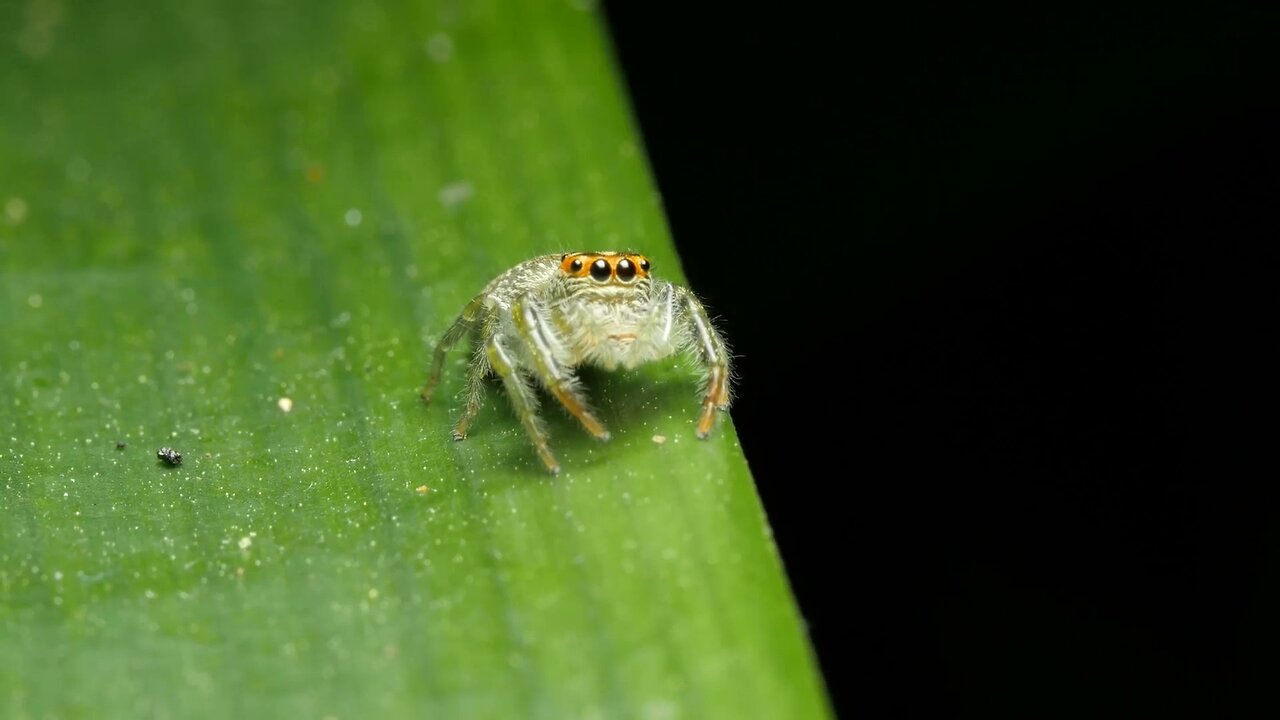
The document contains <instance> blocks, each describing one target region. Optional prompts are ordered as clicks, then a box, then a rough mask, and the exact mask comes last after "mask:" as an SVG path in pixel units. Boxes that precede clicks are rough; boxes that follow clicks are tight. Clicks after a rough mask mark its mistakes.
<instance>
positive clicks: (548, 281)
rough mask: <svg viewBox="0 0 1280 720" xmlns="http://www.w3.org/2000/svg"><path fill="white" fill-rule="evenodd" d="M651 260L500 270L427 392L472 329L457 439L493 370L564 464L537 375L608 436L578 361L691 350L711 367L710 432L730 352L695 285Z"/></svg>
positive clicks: (563, 260)
mask: <svg viewBox="0 0 1280 720" xmlns="http://www.w3.org/2000/svg"><path fill="white" fill-rule="evenodd" d="M650 267H651V266H650V264H649V260H648V258H646V257H644V256H643V255H637V254H635V253H621V252H575V253H566V254H564V255H559V254H557V255H543V256H541V257H536V258H533V259H532V260H526V261H525V262H522V263H520V264H519V265H516V266H515V267H513V268H511V269H510V270H508V271H506V272H505V273H503V274H501V275H499V276H498V277H496V278H494V280H493V281H492V282H490V283H489V284H488V285H487V286H486V287H485V289H484V290H483V291H482V292H481V293H480V294H479V295H477V296H476V297H475V298H474V299H473V300H472V301H471V302H470V303H469V304H468V305H467V307H466V308H465V309H464V310H463V311H462V315H460V316H459V317H458V319H457V320H454V322H453V324H452V325H450V326H449V329H448V330H447V331H446V332H445V334H444V336H443V337H442V338H440V342H439V344H437V345H436V349H435V355H434V358H433V361H432V364H431V375H430V376H429V377H428V379H427V385H426V387H425V388H423V390H422V398H423V399H424V400H426V401H427V402H430V401H431V393H432V391H433V390H435V387H436V385H437V384H439V382H440V373H441V370H442V369H443V367H444V360H445V354H446V353H447V352H448V351H449V348H451V347H453V346H454V345H455V344H456V343H457V342H458V341H459V340H461V339H462V337H463V336H464V335H466V334H467V333H469V332H470V333H472V334H473V337H474V338H475V340H474V353H473V356H472V360H471V367H470V371H469V372H468V374H467V391H466V395H467V407H466V410H464V411H463V413H462V417H461V418H460V419H459V420H458V424H457V425H456V426H455V427H454V429H453V439H454V440H462V439H464V438H466V436H467V429H468V428H469V427H471V422H472V421H473V420H474V419H475V417H476V414H477V413H478V412H480V400H481V398H482V397H483V395H484V379H485V378H486V377H487V376H488V375H489V373H490V372H495V373H497V374H498V376H499V377H501V378H502V383H503V385H504V387H505V388H506V391H507V395H508V396H510V398H511V404H512V406H513V407H514V408H515V411H516V415H518V416H519V418H520V423H521V424H522V425H524V429H525V432H526V433H528V435H529V439H530V440H531V441H532V442H533V446H534V449H536V450H537V452H538V457H539V458H541V459H542V462H543V463H544V464H545V465H546V466H547V469H548V470H550V471H551V472H552V473H558V472H560V464H559V463H558V462H556V457H555V455H554V454H552V452H551V447H550V445H548V443H547V430H546V428H545V427H544V425H543V423H542V419H541V418H539V417H538V413H537V406H538V400H537V397H536V396H535V394H534V390H533V387H532V385H531V381H532V380H536V381H537V382H538V383H539V384H541V385H542V386H543V387H544V388H546V390H547V392H549V393H551V395H552V396H553V397H555V399H556V400H558V401H559V402H560V404H561V405H563V406H564V407H565V409H566V410H568V411H569V413H570V414H572V415H573V416H574V417H575V418H577V419H578V421H579V422H581V423H582V426H583V427H584V428H586V430H587V432H589V433H591V434H592V435H593V436H595V437H596V438H597V439H599V440H608V439H609V431H608V430H607V429H605V426H604V424H603V423H601V422H600V420H599V418H597V417H596V416H595V414H594V413H593V412H591V409H590V408H589V407H588V406H587V399H586V395H585V394H584V392H583V388H582V383H581V382H580V381H579V380H578V378H577V376H576V375H575V374H574V368H576V367H577V366H579V365H595V366H598V367H602V368H604V369H606V370H615V369H617V368H618V367H619V366H621V367H624V368H628V369H630V368H634V367H636V366H638V365H642V364H644V363H647V362H650V361H652V360H658V359H661V358H665V357H667V356H669V355H671V354H673V353H675V352H678V351H682V350H687V351H689V352H690V353H691V354H692V355H694V356H695V357H696V358H697V359H698V361H699V363H700V364H701V366H702V368H703V369H704V370H705V373H706V378H705V380H706V391H705V394H704V397H703V400H702V413H701V415H700V416H699V418H698V425H697V434H698V437H699V438H701V439H704V440H705V439H706V438H707V436H708V435H710V433H711V429H712V427H713V426H714V425H715V420H716V411H717V410H727V409H728V408H729V377H730V372H729V353H728V351H727V350H726V349H725V343H724V339H723V338H721V337H720V334H719V333H718V332H716V329H715V327H714V326H713V325H712V323H711V319H710V318H709V317H707V311H706V309H704V308H703V307H702V303H701V302H699V301H698V299H697V298H696V297H694V295H693V293H691V292H689V291H688V290H686V289H685V288H682V287H678V286H676V285H672V284H671V283H669V282H667V281H665V280H659V279H657V278H654V277H652V276H651V275H650V274H649V271H650Z"/></svg>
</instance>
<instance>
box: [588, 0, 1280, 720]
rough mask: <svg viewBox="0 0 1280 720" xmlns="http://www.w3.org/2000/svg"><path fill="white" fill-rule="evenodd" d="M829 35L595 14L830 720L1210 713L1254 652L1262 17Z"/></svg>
mask: <svg viewBox="0 0 1280 720" xmlns="http://www.w3.org/2000/svg"><path fill="white" fill-rule="evenodd" d="M838 7H842V8H843V12H844V13H845V14H842V15H836V14H835V13H834V12H828V11H819V10H817V9H815V8H814V7H811V6H808V5H802V4H798V3H791V4H773V5H771V6H761V7H759V8H754V7H751V6H746V5H739V6H734V7H727V8H717V9H713V8H709V7H705V6H703V7H699V6H696V5H695V4H693V3H683V4H675V3H623V2H617V3H608V4H607V5H606V11H607V15H608V18H609V24H610V29H611V32H612V33H613V37H614V41H615V44H616V46H617V52H618V57H619V61H620V64H621V67H622V70H623V72H624V74H625V76H626V79H627V82H628V85H629V87H630V91H631V96H632V101H633V103H634V107H635V112H636V116H637V118H638V120H639V123H640V125H641V129H642V132H643V135H644V139H645V143H646V145H647V148H648V152H649V156H650V158H651V161H652V164H653V167H654V172H655V175H656V177H657V179H658V183H659V186H660V188H661V192H662V194H663V198H664V202H665V205H666V209H667V213H668V217H669V219H670V223H671V227H672V230H673V232H674V234H675V238H676V242H677V245H678V247H679V248H680V252H681V255H682V257H683V259H684V261H685V265H686V271H687V273H688V275H689V277H690V279H691V282H692V284H693V286H694V288H695V289H696V290H697V291H698V292H699V293H700V294H701V295H702V296H703V297H704V298H705V299H706V300H707V302H708V304H709V305H710V306H711V307H712V309H713V311H714V312H716V313H717V314H718V315H719V316H720V317H721V320H722V327H723V329H724V330H725V333H726V335H727V336H728V337H729V339H730V340H731V342H732V343H733V345H734V347H735V350H736V352H737V354H738V356H739V357H738V369H739V371H740V375H741V383H740V385H739V391H740V397H739V401H738V403H737V405H736V406H735V409H734V419H735V422H736V424H737V426H738V430H739V433H740V435H741V438H742V441H743V445H744V448H745V450H746V453H747V457H748V460H749V461H750V463H751V466H752V470H753V472H754V474H755V478H756V481H757V483H758V485H759V489H760V493H761V495H762V497H763V499H764V502H765V505H766V509H767V512H768V514H769V519H770V522H771V524H772V525H773V528H774V530H775V534H776V539H777V542H778V545H779V548H780V550H781V552H782V555H783V559H784V562H785V563H786V566H787V570H788V573H789V576H790V578H791V581H792V584H793V587H794V589H795V592H796V595H797V598H798V600H799V603H800V607H801V611H802V613H803V614H804V616H805V618H806V620H807V622H808V624H809V631H810V634H811V637H812V639H813V642H814V645H815V648H816V650H817V653H818V656H819V659H820V661H821V664H822V667H823V672H824V676H825V678H826V681H827V685H828V689H829V692H830V695H831V697H832V700H833V703H834V704H835V707H836V709H837V711H838V713H839V714H840V715H842V716H847V717H868V716H870V717H892V716H904V717H920V716H929V717H951V716H956V715H970V716H983V717H991V716H1017V717H1098V716H1121V717H1132V716H1134V715H1135V714H1142V713H1143V712H1144V711H1153V710H1159V711H1171V710H1172V711H1179V712H1180V713H1194V714H1200V713H1207V714H1206V715H1205V716H1212V717H1225V716H1229V715H1231V714H1232V712H1233V710H1232V708H1233V706H1236V709H1240V708H1243V707H1245V702H1246V701H1245V699H1244V698H1245V697H1246V695H1245V692H1246V691H1247V690H1249V689H1251V688H1252V687H1253V686H1254V685H1255V684H1257V683H1265V682H1273V681H1274V679H1275V678H1274V677H1272V675H1271V673H1270V672H1269V671H1267V670H1266V669H1265V668H1266V667H1268V666H1269V665H1270V666H1272V667H1274V666H1275V665H1276V663H1274V662H1272V663H1266V662H1265V660H1264V658H1265V657H1268V656H1270V657H1273V658H1274V656H1275V653H1276V652H1277V651H1276V649H1275V648H1276V647H1278V645H1277V643H1276V638H1277V633H1276V629H1277V620H1276V617H1277V615H1278V614H1280V594H1278V593H1277V592H1276V583H1275V581H1276V578H1277V573H1280V570H1278V568H1280V564H1278V563H1280V553H1277V548H1280V525H1278V524H1277V522H1276V520H1277V518H1278V517H1280V515H1278V514H1277V512H1276V510H1275V509H1274V508H1275V507H1276V505H1275V504H1273V503H1271V502H1268V501H1266V500H1264V499H1263V498H1264V494H1263V493H1262V492H1261V490H1262V489H1263V488H1264V487H1265V486H1267V485H1270V484H1271V483H1273V482H1275V480H1274V477H1280V475H1277V474H1275V473H1274V472H1266V471H1264V470H1263V469H1262V468H1261V467H1260V466H1259V465H1257V464H1256V461H1257V460H1259V459H1263V458H1265V456H1266V455H1267V454H1268V453H1269V448H1270V447H1271V446H1272V445H1274V444H1275V443H1274V442H1272V440H1271V438H1272V437H1273V436H1274V435H1275V433H1274V432H1273V431H1272V429H1271V427H1269V426H1268V423H1269V425H1270V426H1272V427H1273V426H1274V425H1275V423H1274V421H1267V420H1264V419H1262V418H1264V417H1267V418H1269V417H1270V416H1272V415H1274V406H1273V405H1272V404H1270V403H1269V402H1267V401H1264V399H1263V398H1264V391H1265V390H1266V389H1267V388H1268V385H1269V377H1270V376H1271V375H1272V374H1274V373H1275V371H1276V370H1277V366H1276V365H1275V364H1273V363H1272V362H1271V356H1269V355H1266V354H1265V350H1266V348H1267V345H1268V343H1269V342H1270V340H1271V337H1272V336H1274V335H1275V334H1276V328H1277V321H1276V317H1277V316H1276V315H1275V313H1274V312H1273V308H1272V306H1273V304H1274V303H1273V302H1271V300H1270V298H1271V295H1272V292H1271V288H1272V287H1274V286H1275V284H1276V282H1275V279H1274V278H1275V276H1276V271H1277V265H1276V258H1275V253H1274V251H1273V250H1272V246H1273V244H1274V243H1275V242H1276V241H1277V240H1278V239H1280V219H1278V218H1280V152H1278V151H1277V141H1276V136H1277V133H1280V75H1278V74H1277V73H1276V67H1277V65H1276V55H1275V53H1276V48H1275V47H1274V46H1275V45H1276V44H1277V43H1278V42H1280V40H1278V38H1280V24H1278V22H1277V20H1278V18H1277V17H1276V14H1275V12H1274V11H1270V10H1266V9H1264V6H1262V5H1259V6H1258V7H1255V8H1249V9H1245V8H1240V7H1235V6H1229V5H1225V4H1220V3H1218V4H1211V3H1205V4H1203V5H1202V6H1194V7H1193V6H1186V5H1177V4H1169V3H1164V4H1155V3H1144V4H1128V5H1121V4H1101V3H1098V4H1090V3H1084V2H1076V3H1028V4H1026V6H1024V7H1009V6H999V7H997V6H992V5H975V4H972V3H956V4H955V5H954V7H951V8H949V9H926V8H924V7H919V6H912V7H906V6H903V5H901V4H898V5H896V6H875V7H873V6H864V5H858V4H852V5H845V6H838ZM1257 412H1261V413H1263V414H1262V415H1256V416H1255V415H1254V414H1253V413H1257ZM739 601H742V602H750V598H741V599H739ZM939 711H941V714H939Z"/></svg>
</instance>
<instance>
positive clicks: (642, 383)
mask: <svg viewBox="0 0 1280 720" xmlns="http://www.w3.org/2000/svg"><path fill="white" fill-rule="evenodd" d="M578 375H579V378H580V379H581V380H582V384H583V387H584V389H585V390H586V393H587V395H588V398H589V403H590V406H591V408H592V409H593V410H594V411H595V412H596V414H597V416H598V417H599V418H600V420H601V421H602V422H604V424H605V426H606V427H607V428H608V429H609V432H610V434H611V435H612V438H611V439H610V440H608V441H605V442H601V441H599V440H596V439H595V438H593V437H591V435H589V434H588V433H587V432H586V431H585V430H584V429H583V428H582V425H581V423H579V422H578V420H577V419H576V418H574V417H573V416H572V415H570V414H569V412H568V411H567V410H565V409H564V407H563V406H561V405H560V403H558V402H557V401H556V400H555V398H553V397H552V396H551V395H550V394H549V393H547V392H546V391H544V390H542V389H541V388H539V389H538V391H537V392H538V400H539V408H538V412H539V415H540V416H541V417H542V419H543V421H544V422H545V423H546V427H547V432H548V434H549V435H550V444H551V449H552V451H553V452H554V453H555V454H556V458H557V459H558V460H559V461H560V467H561V473H562V475H561V476H562V477H563V475H564V474H569V475H572V473H573V472H574V471H577V470H588V469H595V468H598V467H602V466H604V465H605V464H607V463H609V462H611V461H612V457H611V453H610V446H614V445H617V444H620V443H623V442H627V441H631V442H630V443H628V444H634V442H635V439H636V438H643V439H644V441H645V443H646V444H648V443H649V438H651V437H652V436H653V435H655V434H661V435H673V434H676V433H687V434H688V435H689V436H690V437H691V438H692V436H693V429H694V424H695V423H696V421H697V414H698V408H699V402H698V401H699V399H700V397H701V393H700V388H699V382H698V379H697V375H696V374H695V373H694V372H692V371H691V370H690V369H689V368H688V367H687V366H685V365H683V364H682V363H680V362H679V361H678V360H671V361H665V362H656V363H651V364H650V365H646V366H644V367H641V368H637V369H635V370H617V371H613V372H610V371H606V370H600V369H597V368H590V367H584V368H580V369H579V372H578ZM459 411H460V408H457V407H451V412H450V416H451V421H450V422H452V420H456V413H457V412H459ZM465 442H467V443H473V442H478V443H483V444H484V445H485V446H486V447H489V448H492V449H495V450H497V453H496V454H497V456H498V457H497V458H496V460H495V464H497V465H499V466H501V467H502V468H504V469H511V470H515V471H517V472H516V473H515V474H511V473H506V472H504V473H500V477H502V478H503V479H502V480H499V481H498V486H497V487H494V486H490V487H492V488H493V489H496V490H507V489H514V488H515V487H517V486H524V487H528V486H529V485H528V483H530V482H532V483H534V484H536V485H539V486H541V485H544V484H546V483H551V482H555V478H554V477H553V476H551V475H550V474H548V473H547V471H546V468H544V467H543V465H542V463H541V462H540V461H539V460H538V458H537V455H536V454H535V453H534V450H533V446H532V444H530V442H529V440H528V437H527V436H526V434H525V431H524V428H523V427H521V426H520V423H519V421H518V420H517V419H516V415H515V412H514V411H513V410H512V409H511V406H510V403H508V402H507V400H506V396H505V392H504V390H503V388H502V383H501V382H500V381H499V380H498V379H497V378H493V377H491V378H489V379H487V380H486V385H485V402H484V406H483V409H482V410H481V412H480V415H479V416H478V417H477V419H476V422H475V424H473V425H472V429H471V433H470V434H469V435H468V438H467V440H466V441H465ZM496 479H497V478H495V480H496Z"/></svg>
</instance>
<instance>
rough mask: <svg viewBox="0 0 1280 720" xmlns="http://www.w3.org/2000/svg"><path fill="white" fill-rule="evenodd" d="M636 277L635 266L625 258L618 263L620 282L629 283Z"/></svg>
mask: <svg viewBox="0 0 1280 720" xmlns="http://www.w3.org/2000/svg"><path fill="white" fill-rule="evenodd" d="M635 276H636V266H635V265H633V264H632V262H631V261H630V260H628V259H626V258H622V259H621V260H619V261H618V279H619V280H621V281H622V282H631V280H633V279H634V278H635Z"/></svg>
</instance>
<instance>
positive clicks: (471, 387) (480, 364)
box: [453, 345, 493, 440]
mask: <svg viewBox="0 0 1280 720" xmlns="http://www.w3.org/2000/svg"><path fill="white" fill-rule="evenodd" d="M492 369H493V368H492V367H490V364H489V357H488V352H487V347H486V346H484V345H477V347H476V348H475V352H474V353H473V355H472V358H471V366H470V367H469V368H468V369H467V390H466V395H467V407H466V409H465V410H463V411H462V417H460V418H458V424H457V425H454V427H453V439H454V440H466V439H467V430H468V429H469V428H470V427H471V422H472V421H473V420H475V419H476V415H479V414H480V402H481V401H482V400H483V399H484V379H485V378H486V377H488V376H489V372H490V371H491V370H492Z"/></svg>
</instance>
